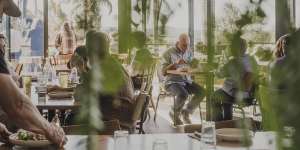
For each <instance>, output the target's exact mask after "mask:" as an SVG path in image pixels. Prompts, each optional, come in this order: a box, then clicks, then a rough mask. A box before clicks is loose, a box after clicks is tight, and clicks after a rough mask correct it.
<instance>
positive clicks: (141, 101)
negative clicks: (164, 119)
mask: <svg viewBox="0 0 300 150" xmlns="http://www.w3.org/2000/svg"><path fill="white" fill-rule="evenodd" d="M148 104H149V95H148V94H146V93H144V92H141V93H140V94H139V95H138V96H137V97H136V103H135V108H134V112H133V115H132V121H134V122H135V121H138V120H144V115H145V113H146V109H147V106H148Z"/></svg>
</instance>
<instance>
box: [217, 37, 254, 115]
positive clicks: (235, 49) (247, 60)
mask: <svg viewBox="0 0 300 150" xmlns="http://www.w3.org/2000/svg"><path fill="white" fill-rule="evenodd" d="M246 50H247V42H246V41H245V40H244V39H241V38H239V39H238V40H236V42H235V43H234V44H232V45H231V47H230V51H231V55H232V58H231V59H229V61H228V62H227V63H225V65H224V66H223V67H221V69H220V71H219V72H218V73H217V76H219V77H223V78H225V82H224V84H223V87H222V88H221V89H219V90H217V91H215V92H214V94H213V95H212V101H213V110H214V111H213V112H214V113H213V120H214V121H223V120H232V105H233V103H238V102H239V101H238V100H243V101H242V102H243V103H246V104H248V105H249V104H252V102H253V99H254V92H255V88H256V78H257V75H256V73H257V70H256V67H257V63H256V61H255V59H254V58H253V57H251V56H249V55H248V54H246Z"/></svg>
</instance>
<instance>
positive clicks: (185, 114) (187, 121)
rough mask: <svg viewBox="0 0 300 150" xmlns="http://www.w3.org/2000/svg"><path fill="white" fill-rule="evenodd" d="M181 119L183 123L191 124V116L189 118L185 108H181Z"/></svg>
mask: <svg viewBox="0 0 300 150" xmlns="http://www.w3.org/2000/svg"><path fill="white" fill-rule="evenodd" d="M181 113H182V119H183V121H184V123H185V124H192V121H191V118H190V113H189V112H188V111H186V110H182V112H181Z"/></svg>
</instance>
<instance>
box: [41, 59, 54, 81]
mask: <svg viewBox="0 0 300 150" xmlns="http://www.w3.org/2000/svg"><path fill="white" fill-rule="evenodd" d="M44 73H45V74H46V75H47V81H48V82H50V83H51V82H54V81H55V79H56V71H55V69H54V68H53V67H52V65H51V64H50V60H49V59H48V60H46V64H45V66H44Z"/></svg>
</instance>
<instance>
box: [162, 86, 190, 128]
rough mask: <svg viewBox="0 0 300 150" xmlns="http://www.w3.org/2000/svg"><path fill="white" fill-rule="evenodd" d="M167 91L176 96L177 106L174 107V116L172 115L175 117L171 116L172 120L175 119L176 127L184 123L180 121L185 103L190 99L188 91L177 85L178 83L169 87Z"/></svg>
mask: <svg viewBox="0 0 300 150" xmlns="http://www.w3.org/2000/svg"><path fill="white" fill-rule="evenodd" d="M166 90H167V91H168V92H170V93H171V94H172V95H174V96H175V106H173V109H172V110H174V111H175V112H173V113H174V114H172V113H170V114H171V115H172V116H174V117H172V116H171V118H172V119H173V121H174V123H175V124H176V125H179V124H182V121H181V120H180V113H181V111H182V108H183V106H184V104H185V101H186V100H187V98H188V91H187V90H186V89H185V87H184V86H183V85H180V84H176V83H174V84H171V85H168V86H167V87H166ZM171 112H172V111H171Z"/></svg>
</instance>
